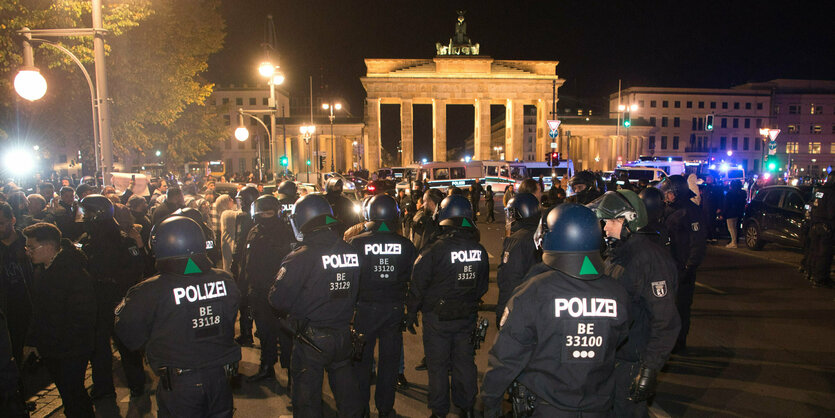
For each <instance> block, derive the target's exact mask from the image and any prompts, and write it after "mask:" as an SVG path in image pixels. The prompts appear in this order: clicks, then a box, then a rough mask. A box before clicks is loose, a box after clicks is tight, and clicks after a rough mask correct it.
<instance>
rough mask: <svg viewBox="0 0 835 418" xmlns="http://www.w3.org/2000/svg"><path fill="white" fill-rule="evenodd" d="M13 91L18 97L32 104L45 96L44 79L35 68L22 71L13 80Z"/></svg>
mask: <svg viewBox="0 0 835 418" xmlns="http://www.w3.org/2000/svg"><path fill="white" fill-rule="evenodd" d="M24 68H26V67H24ZM14 89H15V91H16V92H17V94H19V95H20V97H23V98H24V99H26V100H29V101H30V102H33V101H35V100H38V99H40V98H41V97H43V96H44V95H45V94H46V79H45V78H43V76H42V75H41V72H40V71H39V70H38V69H37V68H36V67H31V68H27V69H22V70H20V71H18V73H17V75H16V76H15V78H14Z"/></svg>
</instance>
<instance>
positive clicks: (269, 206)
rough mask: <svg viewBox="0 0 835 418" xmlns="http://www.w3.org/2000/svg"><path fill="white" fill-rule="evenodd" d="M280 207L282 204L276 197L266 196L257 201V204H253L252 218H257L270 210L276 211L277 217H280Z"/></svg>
mask: <svg viewBox="0 0 835 418" xmlns="http://www.w3.org/2000/svg"><path fill="white" fill-rule="evenodd" d="M280 207H281V204H280V203H279V202H278V199H276V198H275V196H273V195H270V194H265V195H263V196H261V197H259V198H258V199H255V203H253V204H252V217H253V218H255V217H256V216H257V215H260V214H262V213H264V212H266V211H268V210H272V211H275V213H276V215H278V212H279V208H280Z"/></svg>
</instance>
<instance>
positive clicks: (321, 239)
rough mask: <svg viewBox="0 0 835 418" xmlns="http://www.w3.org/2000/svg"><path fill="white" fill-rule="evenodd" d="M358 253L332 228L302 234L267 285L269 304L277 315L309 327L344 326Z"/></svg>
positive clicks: (352, 297)
mask: <svg viewBox="0 0 835 418" xmlns="http://www.w3.org/2000/svg"><path fill="white" fill-rule="evenodd" d="M359 277H360V262H359V253H358V252H357V251H356V250H355V249H354V247H352V246H351V245H349V244H348V243H346V242H345V241H343V240H341V239H339V236H338V235H337V233H336V232H335V231H332V230H330V229H325V230H320V231H315V232H311V233H309V234H305V237H304V241H302V242H301V244H300V246H299V247H298V248H296V249H295V250H294V251H293V252H291V253H290V254H289V255H288V256H287V257H285V258H284V262H283V263H282V264H281V268H280V269H279V271H278V275H276V278H275V283H273V287H272V289H270V305H272V306H273V308H275V309H276V310H277V311H278V313H279V315H289V316H290V317H291V319H293V320H297V321H302V322H306V321H309V322H308V325H309V326H311V327H322V328H342V327H347V326H348V325H349V324H350V322H351V318H352V316H353V312H354V304H355V303H356V301H357V287H358V286H357V285H358V284H359Z"/></svg>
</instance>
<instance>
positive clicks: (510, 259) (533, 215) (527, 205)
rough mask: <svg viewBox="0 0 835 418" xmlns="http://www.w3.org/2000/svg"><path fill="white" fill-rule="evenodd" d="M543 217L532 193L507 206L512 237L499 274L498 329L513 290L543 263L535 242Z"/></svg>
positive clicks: (504, 249) (504, 246) (505, 247)
mask: <svg viewBox="0 0 835 418" xmlns="http://www.w3.org/2000/svg"><path fill="white" fill-rule="evenodd" d="M541 216H542V215H541V213H540V210H539V201H538V200H537V199H536V197H535V196H534V195H532V194H530V193H520V194H517V195H516V196H513V198H511V199H510V200H508V202H507V207H506V208H505V222H506V223H507V224H509V225H510V227H509V228H510V236H509V237H507V238H505V239H504V242H503V243H502V258H501V260H499V267H498V272H497V273H496V283H497V285H498V287H499V299H498V301H497V302H496V326H497V327H498V325H499V320H500V319H501V318H502V314H503V313H504V307H505V304H507V301H508V299H510V295H512V294H513V290H514V289H516V287H517V286H519V285H520V284H522V282H523V279H524V278H525V275H526V274H527V273H528V271H529V270H530V268H531V266H533V265H534V264H537V263H539V262H540V261H542V253H541V252H540V251H539V249H538V248H536V245H535V243H534V239H533V237H534V233H535V232H536V227H537V226H538V225H539V221H540V218H541Z"/></svg>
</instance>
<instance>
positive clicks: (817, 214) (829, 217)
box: [810, 184, 835, 229]
mask: <svg viewBox="0 0 835 418" xmlns="http://www.w3.org/2000/svg"><path fill="white" fill-rule="evenodd" d="M810 213H811V220H812V223H813V224H814V223H824V224H827V225H829V227H830V228H833V229H835V185H832V184H824V185H823V186H821V187H818V188H817V189H815V200H813V201H812V209H811V210H810Z"/></svg>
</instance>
